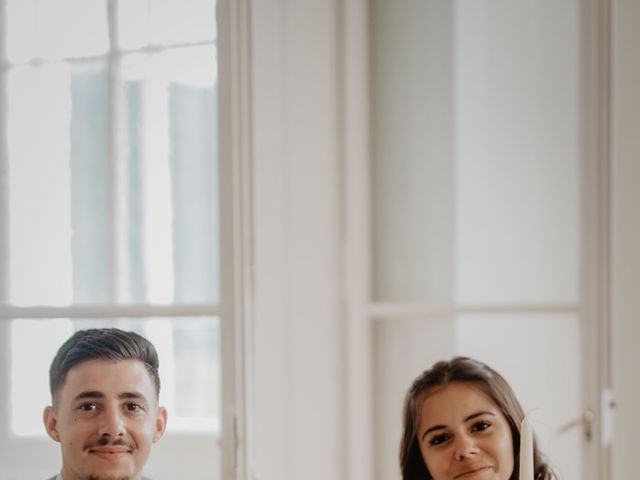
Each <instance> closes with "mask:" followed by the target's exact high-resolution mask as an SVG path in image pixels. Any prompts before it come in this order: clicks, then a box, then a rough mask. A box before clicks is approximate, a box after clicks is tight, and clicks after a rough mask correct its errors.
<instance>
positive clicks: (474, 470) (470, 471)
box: [453, 466, 491, 478]
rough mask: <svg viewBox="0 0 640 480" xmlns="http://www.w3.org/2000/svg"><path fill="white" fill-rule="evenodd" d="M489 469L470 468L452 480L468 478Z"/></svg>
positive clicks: (480, 467)
mask: <svg viewBox="0 0 640 480" xmlns="http://www.w3.org/2000/svg"><path fill="white" fill-rule="evenodd" d="M489 468H491V467H490V466H478V467H470V468H468V469H466V470H465V471H463V472H460V473H458V474H456V475H455V476H454V477H453V478H468V477H471V476H472V475H474V474H476V473H481V472H483V471H485V470H487V469H489Z"/></svg>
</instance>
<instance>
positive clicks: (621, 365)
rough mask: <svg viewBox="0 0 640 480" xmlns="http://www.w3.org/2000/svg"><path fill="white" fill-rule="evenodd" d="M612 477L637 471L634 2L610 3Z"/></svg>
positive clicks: (638, 87)
mask: <svg viewBox="0 0 640 480" xmlns="http://www.w3.org/2000/svg"><path fill="white" fill-rule="evenodd" d="M613 7H614V11H613V15H614V16H613V112H612V123H613V132H612V143H613V172H612V174H613V178H612V187H613V188H612V192H613V198H612V203H613V205H612V207H613V212H612V248H613V272H612V301H613V332H612V334H613V338H612V340H613V341H612V352H613V355H612V356H613V387H614V391H615V396H616V404H617V408H616V412H615V440H614V444H613V458H612V462H613V478H614V479H615V480H626V479H628V478H631V477H634V476H635V474H634V473H632V472H638V471H640V456H639V455H638V453H637V451H636V450H637V448H636V447H637V443H638V442H637V431H638V427H640V410H639V409H638V407H639V406H640V382H639V381H638V369H639V368H640V348H639V341H640V321H638V315H639V314H640V296H639V295H638V291H639V290H640V254H639V252H638V246H639V245H640V214H639V208H638V207H639V206H640V188H639V186H640V158H639V155H640V135H639V134H638V129H639V128H640V56H639V55H638V45H640V2H638V1H637V0H614V1H613Z"/></svg>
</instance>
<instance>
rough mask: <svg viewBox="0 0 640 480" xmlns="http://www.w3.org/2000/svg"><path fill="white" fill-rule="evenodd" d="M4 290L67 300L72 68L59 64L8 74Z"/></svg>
mask: <svg viewBox="0 0 640 480" xmlns="http://www.w3.org/2000/svg"><path fill="white" fill-rule="evenodd" d="M7 89H8V147H9V161H8V164H9V230H10V232H9V252H10V258H9V285H8V288H9V292H8V297H9V300H10V302H11V303H13V304H16V305H31V304H51V305H65V304H68V303H70V301H71V297H72V291H71V290H72V289H71V208H70V206H71V204H70V201H71V192H70V189H71V175H70V165H69V155H70V141H69V124H70V121H71V75H70V71H69V68H68V67H67V66H66V65H64V64H51V65H48V66H46V67H42V68H31V67H25V68H17V69H14V70H11V71H10V73H9V75H8V84H7Z"/></svg>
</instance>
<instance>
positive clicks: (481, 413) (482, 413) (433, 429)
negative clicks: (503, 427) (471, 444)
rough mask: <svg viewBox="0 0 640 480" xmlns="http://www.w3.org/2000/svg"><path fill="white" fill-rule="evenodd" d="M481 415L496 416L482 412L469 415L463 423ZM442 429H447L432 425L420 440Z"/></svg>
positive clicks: (443, 426)
mask: <svg viewBox="0 0 640 480" xmlns="http://www.w3.org/2000/svg"><path fill="white" fill-rule="evenodd" d="M482 415H491V416H492V417H495V416H496V415H495V413H492V412H485V411H482V412H476V413H472V414H471V415H469V416H468V417H467V418H465V419H464V422H465V423H466V422H468V421H469V420H473V419H474V418H477V417H481V416H482ZM444 428H447V427H446V425H434V426H433V427H431V428H428V429H427V431H426V432H424V433H423V434H422V437H421V438H422V440H424V437H426V436H427V434H429V433H431V432H434V431H436V430H442V429H444Z"/></svg>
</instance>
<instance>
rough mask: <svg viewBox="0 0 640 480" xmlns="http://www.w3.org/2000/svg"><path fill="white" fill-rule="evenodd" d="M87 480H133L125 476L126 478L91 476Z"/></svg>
mask: <svg viewBox="0 0 640 480" xmlns="http://www.w3.org/2000/svg"><path fill="white" fill-rule="evenodd" d="M86 480H131V477H130V476H128V475H125V476H124V477H100V476H98V475H89V476H88V477H87V478H86Z"/></svg>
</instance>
